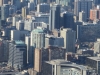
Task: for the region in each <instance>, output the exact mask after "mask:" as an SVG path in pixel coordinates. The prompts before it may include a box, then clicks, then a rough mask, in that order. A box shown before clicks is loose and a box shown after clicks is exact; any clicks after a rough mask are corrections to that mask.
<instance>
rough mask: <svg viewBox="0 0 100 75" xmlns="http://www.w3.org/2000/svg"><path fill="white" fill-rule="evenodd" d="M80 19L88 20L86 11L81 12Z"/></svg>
mask: <svg viewBox="0 0 100 75" xmlns="http://www.w3.org/2000/svg"><path fill="white" fill-rule="evenodd" d="M79 21H80V22H86V21H87V18H86V13H85V12H84V11H82V12H79Z"/></svg>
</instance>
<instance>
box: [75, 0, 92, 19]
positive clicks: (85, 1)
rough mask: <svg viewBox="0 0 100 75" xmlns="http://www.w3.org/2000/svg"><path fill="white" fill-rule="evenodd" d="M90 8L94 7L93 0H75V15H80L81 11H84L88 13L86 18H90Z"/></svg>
mask: <svg viewBox="0 0 100 75" xmlns="http://www.w3.org/2000/svg"><path fill="white" fill-rule="evenodd" d="M90 9H92V0H75V4H74V14H75V15H77V16H79V12H81V11H84V12H85V13H86V18H89V15H90Z"/></svg>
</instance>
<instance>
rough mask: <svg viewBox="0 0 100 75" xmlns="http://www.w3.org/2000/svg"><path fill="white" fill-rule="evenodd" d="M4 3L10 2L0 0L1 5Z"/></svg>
mask: <svg viewBox="0 0 100 75" xmlns="http://www.w3.org/2000/svg"><path fill="white" fill-rule="evenodd" d="M3 4H8V0H0V6H2V5H3Z"/></svg>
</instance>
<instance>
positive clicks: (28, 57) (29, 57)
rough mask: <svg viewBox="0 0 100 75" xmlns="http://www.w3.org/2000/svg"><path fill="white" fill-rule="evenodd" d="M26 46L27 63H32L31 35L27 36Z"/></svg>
mask: <svg viewBox="0 0 100 75" xmlns="http://www.w3.org/2000/svg"><path fill="white" fill-rule="evenodd" d="M25 44H26V45H27V63H30V61H31V56H30V55H31V53H30V35H26V36H25Z"/></svg>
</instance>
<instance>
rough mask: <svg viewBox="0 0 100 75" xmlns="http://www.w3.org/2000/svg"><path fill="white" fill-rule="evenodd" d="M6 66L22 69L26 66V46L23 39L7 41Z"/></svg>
mask: <svg viewBox="0 0 100 75" xmlns="http://www.w3.org/2000/svg"><path fill="white" fill-rule="evenodd" d="M8 66H9V67H12V68H14V69H23V68H25V67H26V66H27V47H26V44H25V43H24V42H23V41H13V42H11V43H9V60H8Z"/></svg>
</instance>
